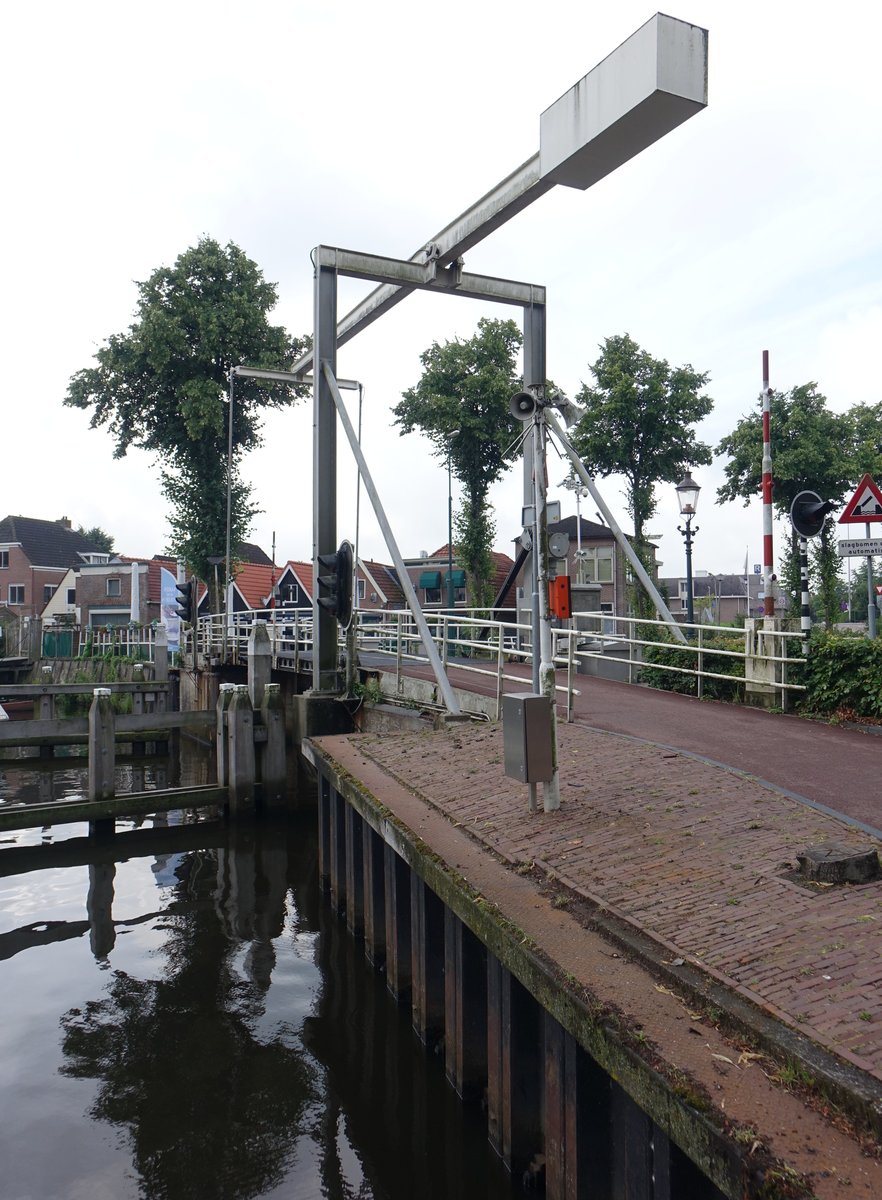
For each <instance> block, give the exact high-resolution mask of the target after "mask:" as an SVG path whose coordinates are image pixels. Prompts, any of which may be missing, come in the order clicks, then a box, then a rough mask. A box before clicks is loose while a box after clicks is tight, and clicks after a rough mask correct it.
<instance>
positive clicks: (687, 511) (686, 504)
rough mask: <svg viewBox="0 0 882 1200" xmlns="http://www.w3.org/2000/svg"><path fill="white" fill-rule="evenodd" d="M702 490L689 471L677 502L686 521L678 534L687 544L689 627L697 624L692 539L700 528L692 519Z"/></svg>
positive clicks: (679, 527) (687, 615)
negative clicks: (693, 598) (694, 602)
mask: <svg viewBox="0 0 882 1200" xmlns="http://www.w3.org/2000/svg"><path fill="white" fill-rule="evenodd" d="M700 491H701V488H700V487H699V486H698V484H697V483H696V482H695V480H694V479H693V478H692V475H691V474H690V473H689V471H687V472H686V474H685V475H684V476H683V478H682V479H681V480H680V482H679V483H678V484H677V502H678V503H679V505H680V515H681V516H682V517H683V518H684V519H685V522H686V528H685V529H684V528H683V527H682V525H678V526H677V532H678V533H682V535H683V539H684V541H685V542H686V622H687V624H688V625H690V626H691V625H693V624H694V622H695V612H694V609H693V601H692V539H693V538H694V537H695V535H696V533H698V526H697V525H696V526H695V528H694V529H693V528H692V518H693V517H694V516H695V511H696V509H697V508H698V493H699V492H700ZM687 634H688V636H689V637H692V636H693V630H692V629H688V630H687Z"/></svg>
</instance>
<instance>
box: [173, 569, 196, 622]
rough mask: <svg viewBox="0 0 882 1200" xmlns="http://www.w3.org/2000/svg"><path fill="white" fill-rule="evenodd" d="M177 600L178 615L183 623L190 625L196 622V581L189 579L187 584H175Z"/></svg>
mask: <svg viewBox="0 0 882 1200" xmlns="http://www.w3.org/2000/svg"><path fill="white" fill-rule="evenodd" d="M175 591H176V592H177V594H178V598H177V604H176V608H177V614H178V616H179V617H180V618H181V620H182V621H186V622H187V623H188V624H189V625H194V624H195V622H196V580H195V579H188V580H187V582H186V583H178V584H175Z"/></svg>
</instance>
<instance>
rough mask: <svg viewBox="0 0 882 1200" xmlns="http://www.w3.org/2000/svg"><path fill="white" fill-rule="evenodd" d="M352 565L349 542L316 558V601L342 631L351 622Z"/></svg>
mask: <svg viewBox="0 0 882 1200" xmlns="http://www.w3.org/2000/svg"><path fill="white" fill-rule="evenodd" d="M352 563H353V549H352V543H351V542H345V541H344V542H341V543H340V547H339V549H338V550H337V551H336V552H335V553H334V554H320V555H319V556H318V571H317V572H316V580H317V583H318V588H317V599H318V602H319V604H320V605H321V606H322V608H326V609H328V611H329V612H331V613H333V614H334V616H335V617H336V618H337V621H338V622H339V623H340V625H341V626H342V627H343V628H344V629H348V628H349V624H350V622H351V620H352Z"/></svg>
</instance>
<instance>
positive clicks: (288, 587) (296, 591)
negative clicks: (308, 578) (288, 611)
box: [282, 583, 300, 604]
mask: <svg viewBox="0 0 882 1200" xmlns="http://www.w3.org/2000/svg"><path fill="white" fill-rule="evenodd" d="M299 599H300V588H299V587H298V586H297V584H296V583H286V584H285V586H284V587H283V588H282V603H283V604H296V603H297V601H298V600H299Z"/></svg>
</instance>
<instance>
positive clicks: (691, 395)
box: [571, 333, 713, 608]
mask: <svg viewBox="0 0 882 1200" xmlns="http://www.w3.org/2000/svg"><path fill="white" fill-rule="evenodd" d="M591 372H592V374H593V376H594V385H593V386H592V385H590V384H587V383H583V384H582V387H581V389H580V391H579V393H578V394H577V396H576V400H577V402H578V403H579V404H580V405H582V406H583V408H584V412H583V414H582V416H581V417H580V418H579V421H578V423H577V424H576V426H575V427H574V429H573V432H572V438H571V440H572V442H573V445H574V446H575V448H576V450H577V451H578V453H579V455H580V456H581V458H582V461H583V462H584V464H585V467H586V468H587V470H588V472H589V473H590V474H592V475H600V476H607V475H622V476H623V477H624V479H625V485H626V489H625V494H626V503H627V507H628V512H629V513H630V516H631V520H632V521H633V522H634V544H635V549H636V550H637V553H638V554H640V556H641V558H642V559H643V560H644V563H645V565H647V566H648V565H649V562H648V556H647V553H646V548H645V544H644V543H645V530H646V525H647V523H648V522H649V521H650V519H651V518H652V516H653V514H654V513H655V510H656V508H657V505H658V501H657V500H656V498H655V485H656V484H657V483H671V484H676V483H678V482H679V480H680V478H681V477H682V476H683V474H684V473H685V471H687V470H688V469H689V468H690V467H692V466H694V465H697V464H701V463H704V464H707V463H709V462H710V461H711V451H710V447H709V446H707V445H705V444H704V442H700V441H698V439H697V438H696V436H695V430H694V428H693V426H694V425H695V423H696V422H697V421H700V420H701V419H702V418H703V417H706V416H707V415H708V413H709V412H710V411H711V409H712V408H713V400H712V399H711V398H710V396H707V395H704V394H703V392H702V389H703V388H704V387H705V385H706V384H707V381H708V375H707V374H706V373H702V372H700V371H694V370H693V369H692V367H691V366H690V365H689V364H688V363H687V364H686V365H685V366H682V367H671V366H670V364H669V363H668V362H666V361H665V360H664V359H656V358H653V357H652V356H651V355H650V354H648V353H647V352H646V351H645V350H642V349H641V348H640V347H639V346H638V345H637V343H636V342H635V341H634V340H633V339H632V338H631V337H630V336H629V335H628V334H627V333H625V334H621V335H617V336H614V337H608V338H606V339H605V340H604V342H603V343H602V344H601V345H600V356H599V358H598V359H597V361H596V362H595V363H594V364H593V365H592V367H591ZM639 596H640V599H639V600H638V605H637V607H638V608H642V607H643V605H644V598H643V597H642V589H641V592H640V593H639Z"/></svg>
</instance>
